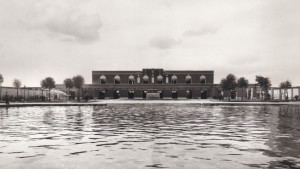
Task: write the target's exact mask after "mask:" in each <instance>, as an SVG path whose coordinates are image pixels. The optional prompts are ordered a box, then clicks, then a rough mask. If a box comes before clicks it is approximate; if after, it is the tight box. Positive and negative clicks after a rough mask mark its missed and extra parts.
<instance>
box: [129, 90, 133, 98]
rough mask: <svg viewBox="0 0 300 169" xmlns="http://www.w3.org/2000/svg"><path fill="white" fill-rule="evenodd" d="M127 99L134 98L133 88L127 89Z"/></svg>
mask: <svg viewBox="0 0 300 169" xmlns="http://www.w3.org/2000/svg"><path fill="white" fill-rule="evenodd" d="M128 99H134V90H128Z"/></svg>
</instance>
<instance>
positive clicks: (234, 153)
mask: <svg viewBox="0 0 300 169" xmlns="http://www.w3.org/2000/svg"><path fill="white" fill-rule="evenodd" d="M299 110H300V109H299V107H297V106H294V107H291V106H289V107H287V106H281V107H280V106H244V107H242V106H198V105H191V104H176V105H172V104H137V105H132V104H131V105H126V104H115V105H109V106H104V107H102V106H100V107H27V108H9V109H8V110H6V109H3V108H1V109H0V168H1V169H2V168H20V169H21V168H22V169H23V168H28V169H50V168H51V169H52V168H55V169H56V168H58V169H60V168H72V169H73V168H88V169H94V168H95V169H96V168H97V169H98V168H127V169H135V168H136V169H140V168H146V169H147V168H148V169H152V168H171V169H174V168H186V169H194V168H195V169H196V168H197V169H198V168H203V169H210V168H212V169H215V168H228V169H232V168H251V169H253V168H300V112H299Z"/></svg>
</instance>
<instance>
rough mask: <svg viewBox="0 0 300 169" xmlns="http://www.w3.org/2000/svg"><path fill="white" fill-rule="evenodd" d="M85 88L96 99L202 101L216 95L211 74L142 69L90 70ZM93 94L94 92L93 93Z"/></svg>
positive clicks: (210, 72) (211, 72)
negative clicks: (90, 76) (181, 98)
mask: <svg viewBox="0 0 300 169" xmlns="http://www.w3.org/2000/svg"><path fill="white" fill-rule="evenodd" d="M86 87H88V88H93V89H97V91H93V93H94V94H96V96H97V97H98V98H118V97H128V98H155V97H160V98H177V97H187V98H202V99H206V98H209V97H213V96H214V95H216V92H218V91H216V90H215V88H214V71H192V70H182V71H179V70H176V71H173V70H163V69H143V70H141V71H93V72H92V85H87V86H86ZM95 92H96V93H95Z"/></svg>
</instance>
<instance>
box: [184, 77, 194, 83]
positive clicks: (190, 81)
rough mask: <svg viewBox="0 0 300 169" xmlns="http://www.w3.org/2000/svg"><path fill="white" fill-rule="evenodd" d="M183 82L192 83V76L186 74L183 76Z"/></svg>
mask: <svg viewBox="0 0 300 169" xmlns="http://www.w3.org/2000/svg"><path fill="white" fill-rule="evenodd" d="M185 83H186V84H191V83H192V76H190V75H187V76H186V77H185Z"/></svg>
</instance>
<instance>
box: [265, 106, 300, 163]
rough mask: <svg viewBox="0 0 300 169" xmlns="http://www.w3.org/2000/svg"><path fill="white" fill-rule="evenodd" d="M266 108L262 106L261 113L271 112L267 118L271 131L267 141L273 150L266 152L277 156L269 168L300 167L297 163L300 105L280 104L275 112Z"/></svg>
mask: <svg viewBox="0 0 300 169" xmlns="http://www.w3.org/2000/svg"><path fill="white" fill-rule="evenodd" d="M272 108H274V106H273V107H272ZM266 109H267V108H266V107H262V108H261V113H271V115H270V116H269V118H268V119H267V124H268V127H269V129H270V133H269V135H268V137H269V138H268V141H267V142H266V144H267V145H268V146H269V147H270V148H271V151H265V153H266V154H267V155H268V156H271V157H276V160H274V161H271V162H270V166H269V168H277V167H287V166H288V167H290V168H299V166H296V163H298V164H299V162H300V161H299V158H300V153H299V151H300V105H283V106H279V107H277V111H276V110H274V111H273V112H272V111H270V110H266Z"/></svg>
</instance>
